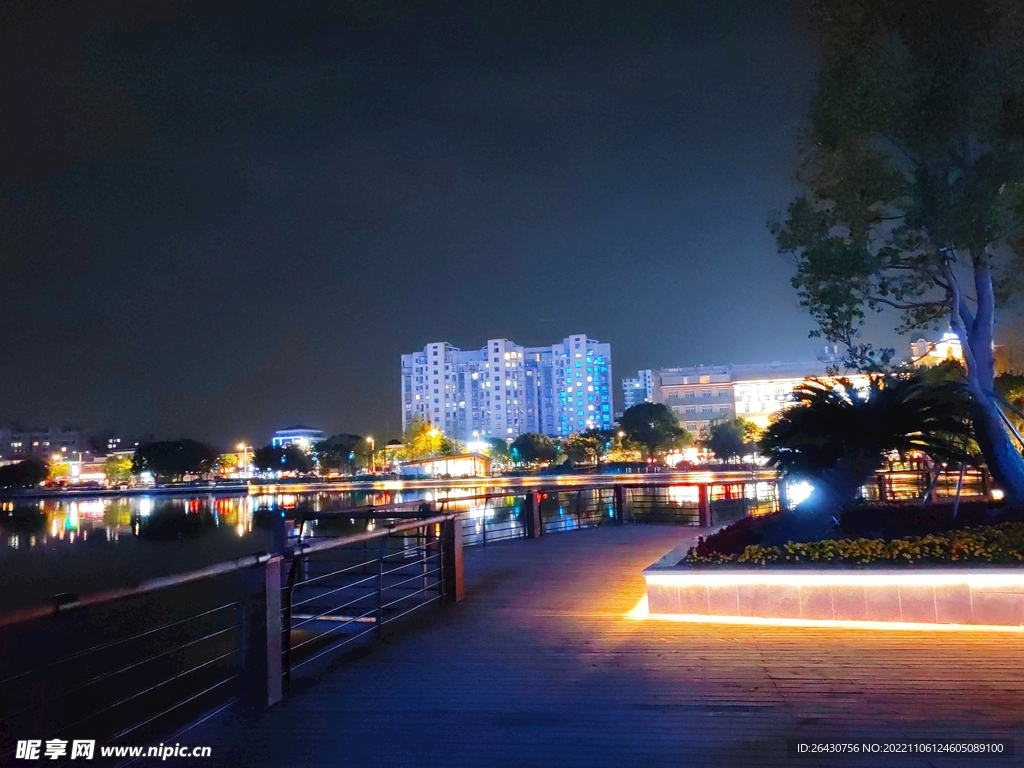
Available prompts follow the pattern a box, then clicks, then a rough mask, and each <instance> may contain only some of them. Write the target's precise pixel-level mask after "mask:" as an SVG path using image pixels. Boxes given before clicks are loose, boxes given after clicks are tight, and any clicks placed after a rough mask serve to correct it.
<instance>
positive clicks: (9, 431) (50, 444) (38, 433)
mask: <svg viewBox="0 0 1024 768" xmlns="http://www.w3.org/2000/svg"><path fill="white" fill-rule="evenodd" d="M89 449H90V442H89V435H88V433H87V432H85V431H83V430H80V429H62V428H60V427H50V428H49V429H32V430H22V429H14V428H11V427H0V458H4V459H12V460H17V461H20V460H23V459H28V458H36V459H39V460H41V461H47V460H51V459H52V458H53V456H54V454H64V455H70V454H77V453H86V452H88V451H89Z"/></svg>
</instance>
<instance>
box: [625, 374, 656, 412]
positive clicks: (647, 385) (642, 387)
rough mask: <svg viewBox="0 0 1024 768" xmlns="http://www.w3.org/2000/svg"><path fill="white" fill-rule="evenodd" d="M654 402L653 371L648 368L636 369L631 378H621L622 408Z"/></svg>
mask: <svg viewBox="0 0 1024 768" xmlns="http://www.w3.org/2000/svg"><path fill="white" fill-rule="evenodd" d="M653 402H654V372H653V371H651V369H650V368H646V369H644V370H642V371H637V374H636V376H635V377H633V378H629V379H623V380H622V410H624V411H626V410H629V409H630V408H632V407H633V406H634V405H639V404H640V403H653Z"/></svg>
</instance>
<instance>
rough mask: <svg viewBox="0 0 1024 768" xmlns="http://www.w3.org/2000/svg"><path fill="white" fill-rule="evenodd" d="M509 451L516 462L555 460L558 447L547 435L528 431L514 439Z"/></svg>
mask: <svg viewBox="0 0 1024 768" xmlns="http://www.w3.org/2000/svg"><path fill="white" fill-rule="evenodd" d="M509 453H510V455H511V456H512V461H514V462H516V463H530V462H534V461H554V460H555V458H556V457H557V456H558V447H557V446H556V445H555V441H554V440H552V439H551V438H550V437H548V436H547V435H542V434H539V433H537V432H526V433H524V434H522V435H520V436H519V437H517V438H516V439H515V440H513V441H512V446H511V448H510V449H509Z"/></svg>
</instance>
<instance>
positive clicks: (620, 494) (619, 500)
mask: <svg viewBox="0 0 1024 768" xmlns="http://www.w3.org/2000/svg"><path fill="white" fill-rule="evenodd" d="M614 491H615V522H616V523H618V524H619V525H622V524H623V523H625V522H626V486H624V485H616V486H615V488H614Z"/></svg>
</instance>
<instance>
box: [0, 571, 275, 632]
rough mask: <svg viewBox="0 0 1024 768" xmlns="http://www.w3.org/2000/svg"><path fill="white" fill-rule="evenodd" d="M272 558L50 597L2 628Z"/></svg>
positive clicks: (16, 613)
mask: <svg viewBox="0 0 1024 768" xmlns="http://www.w3.org/2000/svg"><path fill="white" fill-rule="evenodd" d="M270 557H271V556H270V555H268V554H267V553H266V552H260V553H257V554H252V555H246V556H245V557H240V558H238V559H237V560H228V561H226V562H223V563H214V564H213V565H208V566H206V567H205V568H197V569H196V570H193V571H185V572H184V573H176V574H173V575H171V576H160V577H157V578H155V579H149V580H147V581H143V582H140V583H139V584H137V585H136V586H134V587H119V588H116V589H108V590H103V591H101V592H94V593H92V594H90V595H86V596H84V597H79V596H77V595H69V596H68V597H69V600H68V601H67V602H62V601H60V600H59V599H57V598H59V597H61V596H60V595H58V596H57V597H56V598H51V599H50V600H48V601H46V602H44V603H39V604H37V605H34V606H30V607H28V608H19V609H16V610H13V611H8V612H7V613H4V614H0V627H6V626H10V625H12V624H22V623H24V622H28V621H33V620H35V619H50V618H53V617H55V616H58V615H60V614H64V613H67V612H68V611H72V610H77V609H80V608H87V607H90V606H96V605H102V604H105V603H112V602H116V601H118V600H123V599H125V598H129V597H138V596H140V595H147V594H150V593H152V592H156V591H159V590H162V589H167V588H168V587H176V586H181V585H183V584H189V583H191V582H193V581H201V580H202V579H209V578H212V577H214V576H223V575H225V574H228V573H234V572H235V571H242V570H245V569H247V568H252V567H253V566H256V565H263V564H264V563H266V562H267V561H268V560H270Z"/></svg>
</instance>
